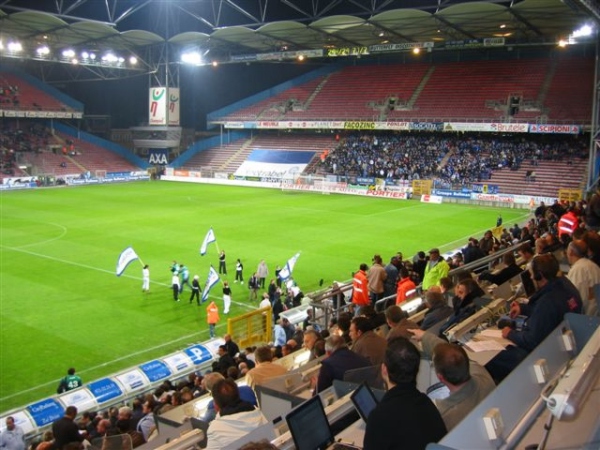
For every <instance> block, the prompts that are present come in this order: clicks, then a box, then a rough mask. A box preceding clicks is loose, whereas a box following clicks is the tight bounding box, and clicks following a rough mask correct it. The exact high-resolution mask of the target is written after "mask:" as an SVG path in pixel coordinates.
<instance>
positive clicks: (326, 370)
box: [316, 347, 371, 392]
mask: <svg viewBox="0 0 600 450" xmlns="http://www.w3.org/2000/svg"><path fill="white" fill-rule="evenodd" d="M370 365H371V363H370V362H369V360H368V359H367V358H363V357H362V356H360V355H357V354H356V353H354V352H353V351H352V350H349V349H347V348H345V347H342V348H340V349H337V350H336V351H335V352H333V353H332V354H331V355H330V356H328V357H327V358H325V359H324V360H323V361H322V362H321V369H320V370H319V377H318V378H317V389H316V391H317V392H321V391H323V390H325V389H327V388H328V387H329V386H331V385H332V384H333V380H343V379H344V374H345V373H346V371H348V370H353V369H360V368H361V367H368V366H370Z"/></svg>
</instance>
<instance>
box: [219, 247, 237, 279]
mask: <svg viewBox="0 0 600 450" xmlns="http://www.w3.org/2000/svg"><path fill="white" fill-rule="evenodd" d="M238 261H239V260H238ZM219 273H222V274H224V275H227V263H226V261H225V250H221V253H219Z"/></svg>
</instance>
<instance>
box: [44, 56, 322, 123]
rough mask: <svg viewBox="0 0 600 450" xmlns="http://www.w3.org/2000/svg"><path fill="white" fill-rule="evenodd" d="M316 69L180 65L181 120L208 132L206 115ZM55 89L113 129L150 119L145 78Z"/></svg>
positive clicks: (71, 84)
mask: <svg viewBox="0 0 600 450" xmlns="http://www.w3.org/2000/svg"><path fill="white" fill-rule="evenodd" d="M317 67H318V66H303V65H298V64H266V63H265V64H257V63H255V64H251V65H245V64H228V65H222V66H219V67H217V68H214V67H212V66H203V67H181V70H180V84H179V87H180V89H181V122H182V126H184V127H186V128H195V129H198V130H204V129H206V114H207V113H209V112H211V111H214V110H216V109H219V108H222V107H224V106H227V105H229V104H231V103H234V102H236V101H238V100H240V99H243V98H245V97H248V96H250V95H252V94H255V93H257V92H260V91H263V90H265V89H268V88H270V87H273V86H274V85H276V84H278V83H282V82H284V81H287V80H289V79H292V78H294V77H296V76H299V75H301V74H303V73H306V72H307V71H311V70H314V69H316V68H317ZM56 87H57V88H58V89H60V90H61V91H63V92H65V93H67V94H68V95H70V96H72V97H73V98H75V99H76V100H79V101H81V102H82V103H84V105H85V113H86V114H102V115H106V114H108V115H110V116H111V118H112V126H113V127H114V128H126V127H130V126H136V125H140V124H142V123H144V122H147V120H148V112H147V105H148V88H149V80H148V77H147V76H140V77H136V78H131V79H123V80H113V81H93V82H77V83H61V84H59V85H56Z"/></svg>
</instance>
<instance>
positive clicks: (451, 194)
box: [431, 189, 471, 199]
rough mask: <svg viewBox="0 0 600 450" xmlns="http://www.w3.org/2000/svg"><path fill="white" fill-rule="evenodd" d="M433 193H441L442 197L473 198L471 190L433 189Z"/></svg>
mask: <svg viewBox="0 0 600 450" xmlns="http://www.w3.org/2000/svg"><path fill="white" fill-rule="evenodd" d="M431 192H432V193H433V195H439V196H440V197H451V198H468V199H470V198H471V191H452V190H450V189H434V190H433V191H431Z"/></svg>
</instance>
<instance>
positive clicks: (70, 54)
mask: <svg viewBox="0 0 600 450" xmlns="http://www.w3.org/2000/svg"><path fill="white" fill-rule="evenodd" d="M62 55H63V56H64V57H65V58H74V57H75V50H73V49H70V48H68V49H66V50H63V52H62Z"/></svg>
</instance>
